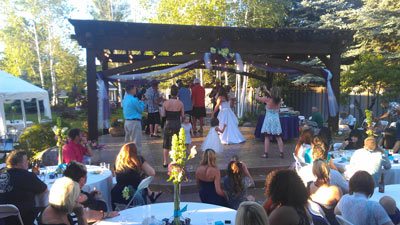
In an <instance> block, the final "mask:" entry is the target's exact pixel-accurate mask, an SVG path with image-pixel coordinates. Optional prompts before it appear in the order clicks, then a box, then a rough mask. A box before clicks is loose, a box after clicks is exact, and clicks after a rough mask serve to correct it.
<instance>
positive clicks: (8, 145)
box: [0, 138, 14, 159]
mask: <svg viewBox="0 0 400 225" xmlns="http://www.w3.org/2000/svg"><path fill="white" fill-rule="evenodd" d="M12 150H14V140H13V139H12V138H0V153H3V154H4V156H3V159H5V158H6V156H7V153H10V152H11V151H12Z"/></svg>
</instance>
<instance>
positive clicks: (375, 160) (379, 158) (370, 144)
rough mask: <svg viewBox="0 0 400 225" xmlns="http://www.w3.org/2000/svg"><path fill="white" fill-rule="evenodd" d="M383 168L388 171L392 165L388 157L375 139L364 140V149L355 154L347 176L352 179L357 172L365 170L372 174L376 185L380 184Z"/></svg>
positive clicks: (346, 173)
mask: <svg viewBox="0 0 400 225" xmlns="http://www.w3.org/2000/svg"><path fill="white" fill-rule="evenodd" d="M382 166H383V167H384V169H386V170H388V169H390V168H391V166H392V165H391V163H390V161H389V159H388V157H387V155H385V154H383V152H382V151H380V150H379V148H378V147H377V144H376V140H375V138H374V137H368V138H366V139H365V140H364V147H363V148H362V149H359V150H357V151H355V152H354V154H353V156H352V157H351V159H350V164H349V166H348V169H347V170H346V172H345V175H346V177H347V178H351V177H352V176H353V174H354V173H355V172H357V171H360V170H364V171H367V172H368V173H369V174H371V175H372V177H373V178H374V181H375V184H378V179H379V177H380V174H381V173H382V172H381V170H382Z"/></svg>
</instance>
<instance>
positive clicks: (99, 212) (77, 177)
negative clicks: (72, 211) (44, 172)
mask: <svg viewBox="0 0 400 225" xmlns="http://www.w3.org/2000/svg"><path fill="white" fill-rule="evenodd" d="M64 176H66V177H69V178H71V179H72V180H73V181H75V182H77V183H78V184H79V187H80V189H81V195H80V196H79V198H78V202H79V203H80V204H81V205H83V207H84V208H89V209H90V210H89V212H88V215H85V217H86V218H87V220H88V222H95V221H98V220H101V219H104V218H110V217H115V216H117V215H118V212H107V211H108V210H107V205H106V203H105V202H104V201H102V200H99V199H98V196H99V195H100V193H99V192H98V191H92V192H91V193H88V192H85V191H82V187H83V186H85V184H86V180H87V170H86V166H85V165H83V164H82V163H79V162H75V161H72V162H70V163H69V164H68V166H67V168H66V169H65V171H64ZM78 214H79V213H78Z"/></svg>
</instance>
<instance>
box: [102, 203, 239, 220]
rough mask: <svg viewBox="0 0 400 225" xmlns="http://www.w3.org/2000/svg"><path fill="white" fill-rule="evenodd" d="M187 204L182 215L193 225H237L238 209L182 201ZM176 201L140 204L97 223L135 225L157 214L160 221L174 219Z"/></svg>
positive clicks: (182, 204) (182, 205) (183, 204)
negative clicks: (227, 224)
mask: <svg viewBox="0 0 400 225" xmlns="http://www.w3.org/2000/svg"><path fill="white" fill-rule="evenodd" d="M185 205H187V211H186V212H184V213H183V214H182V217H185V218H190V219H191V222H190V224H192V225H214V224H215V222H217V221H221V222H222V223H223V224H224V222H225V221H227V220H230V222H231V223H230V224H232V225H235V217H236V210H233V209H229V208H225V207H221V206H217V205H210V204H205V203H198V202H181V204H180V206H181V208H183V207H184V206H185ZM173 209H174V203H173V202H166V203H158V204H151V205H145V206H138V207H134V208H130V209H126V210H122V211H120V212H119V213H120V215H119V216H117V217H114V218H109V219H105V220H103V221H100V222H97V223H96V225H117V224H118V225H119V224H124V225H128V224H129V225H133V224H142V222H143V221H144V220H145V219H146V218H150V217H151V216H155V218H156V219H157V220H159V221H161V220H163V219H164V218H168V219H170V221H171V220H172V216H173Z"/></svg>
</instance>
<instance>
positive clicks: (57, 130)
mask: <svg viewBox="0 0 400 225" xmlns="http://www.w3.org/2000/svg"><path fill="white" fill-rule="evenodd" d="M52 130H53V132H54V134H55V138H56V140H57V148H58V165H61V164H62V163H63V157H62V147H63V145H64V144H65V140H66V139H67V130H68V127H62V120H61V118H60V117H59V118H57V125H56V126H54V127H53V128H52Z"/></svg>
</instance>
